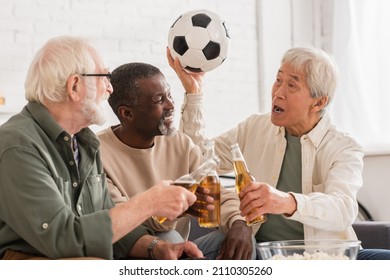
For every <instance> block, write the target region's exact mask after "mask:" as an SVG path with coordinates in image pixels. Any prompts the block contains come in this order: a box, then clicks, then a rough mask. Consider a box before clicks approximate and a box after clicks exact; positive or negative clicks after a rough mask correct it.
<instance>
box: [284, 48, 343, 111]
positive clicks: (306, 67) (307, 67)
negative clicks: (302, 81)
mask: <svg viewBox="0 0 390 280" xmlns="http://www.w3.org/2000/svg"><path fill="white" fill-rule="evenodd" d="M282 64H289V65H291V66H292V67H294V69H296V70H298V71H300V72H302V73H303V74H304V75H305V76H306V79H307V84H308V87H309V90H310V93H311V96H312V97H313V98H316V97H324V96H328V99H329V100H328V104H329V103H330V102H331V101H332V100H333V98H334V93H335V91H336V87H337V82H338V68H337V65H336V64H335V62H334V61H333V59H332V58H331V57H330V56H329V55H328V54H327V53H326V52H324V51H323V50H320V49H316V48H292V49H290V50H288V51H287V52H286V53H285V54H284V56H283V58H282ZM328 104H327V105H328ZM324 108H326V106H325V107H324Z"/></svg>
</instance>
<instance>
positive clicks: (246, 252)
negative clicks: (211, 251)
mask: <svg viewBox="0 0 390 280" xmlns="http://www.w3.org/2000/svg"><path fill="white" fill-rule="evenodd" d="M253 250H254V248H253V243H252V229H251V228H250V227H248V226H247V225H246V223H245V222H244V221H235V222H234V223H233V225H232V227H231V228H230V230H229V231H228V233H227V234H226V236H225V239H224V240H223V242H222V244H221V252H220V254H219V255H218V257H217V260H250V259H251V258H252V253H253Z"/></svg>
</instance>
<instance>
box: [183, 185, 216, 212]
mask: <svg viewBox="0 0 390 280" xmlns="http://www.w3.org/2000/svg"><path fill="white" fill-rule="evenodd" d="M209 194H210V190H209V189H206V188H204V187H201V186H198V188H197V189H196V192H195V195H196V201H195V203H194V204H192V205H191V206H190V207H189V208H188V210H187V211H186V212H185V213H186V214H189V215H191V216H194V217H197V218H199V217H201V216H202V212H201V210H214V205H213V202H214V199H213V198H212V197H211V196H210V195H209Z"/></svg>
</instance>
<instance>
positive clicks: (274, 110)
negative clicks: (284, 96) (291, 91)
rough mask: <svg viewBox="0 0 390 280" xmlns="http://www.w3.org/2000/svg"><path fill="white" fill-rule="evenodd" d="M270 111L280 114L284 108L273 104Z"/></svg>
mask: <svg viewBox="0 0 390 280" xmlns="http://www.w3.org/2000/svg"><path fill="white" fill-rule="evenodd" d="M272 111H273V112H274V113H278V114H280V113H283V112H284V109H282V108H280V107H279V106H276V105H274V108H273V109H272Z"/></svg>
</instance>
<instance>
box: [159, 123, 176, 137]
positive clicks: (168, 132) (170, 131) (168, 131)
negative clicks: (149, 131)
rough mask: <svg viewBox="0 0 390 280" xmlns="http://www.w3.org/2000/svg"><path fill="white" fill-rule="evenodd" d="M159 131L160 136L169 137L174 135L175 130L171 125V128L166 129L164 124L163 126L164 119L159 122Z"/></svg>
mask: <svg viewBox="0 0 390 280" xmlns="http://www.w3.org/2000/svg"><path fill="white" fill-rule="evenodd" d="M158 128H159V129H160V132H161V134H162V135H165V136H171V135H174V134H175V133H176V132H177V130H176V128H175V127H174V126H173V125H172V126H171V127H169V128H168V127H167V126H166V125H165V124H164V119H162V120H161V121H160V125H159V127H158Z"/></svg>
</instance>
